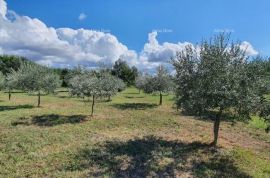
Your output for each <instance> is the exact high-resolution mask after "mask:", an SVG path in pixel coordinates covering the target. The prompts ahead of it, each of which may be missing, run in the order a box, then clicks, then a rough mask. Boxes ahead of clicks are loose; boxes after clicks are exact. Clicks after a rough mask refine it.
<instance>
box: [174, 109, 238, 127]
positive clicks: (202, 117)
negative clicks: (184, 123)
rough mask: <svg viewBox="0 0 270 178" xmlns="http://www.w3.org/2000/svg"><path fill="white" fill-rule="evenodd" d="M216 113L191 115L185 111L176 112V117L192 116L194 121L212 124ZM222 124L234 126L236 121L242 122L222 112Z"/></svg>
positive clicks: (206, 112)
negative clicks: (226, 123)
mask: <svg viewBox="0 0 270 178" xmlns="http://www.w3.org/2000/svg"><path fill="white" fill-rule="evenodd" d="M217 113H218V112H217V111H205V112H203V113H201V114H198V113H192V112H187V111H179V112H178V111H177V112H176V115H179V114H180V115H184V116H193V118H194V119H197V120H202V121H206V122H213V121H214V120H215V118H216V115H217ZM221 119H222V120H221V121H222V122H228V123H231V124H232V125H234V124H235V123H236V122H237V121H243V120H242V119H241V118H239V117H237V116H236V115H234V114H232V113H231V112H224V113H223V114H222V116H221Z"/></svg>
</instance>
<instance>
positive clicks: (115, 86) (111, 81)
mask: <svg viewBox="0 0 270 178" xmlns="http://www.w3.org/2000/svg"><path fill="white" fill-rule="evenodd" d="M99 80H100V86H101V92H102V96H105V97H108V101H111V96H113V95H116V94H117V92H118V91H121V90H123V89H124V88H125V83H124V82H123V81H122V80H121V79H119V78H117V77H115V76H112V75H111V74H109V73H104V74H102V75H101V76H100V78H99Z"/></svg>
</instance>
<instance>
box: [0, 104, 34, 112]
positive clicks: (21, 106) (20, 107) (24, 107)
mask: <svg viewBox="0 0 270 178" xmlns="http://www.w3.org/2000/svg"><path fill="white" fill-rule="evenodd" d="M33 107H34V106H33V105H29V104H24V105H16V106H0V112H1V111H10V110H16V109H31V108H33Z"/></svg>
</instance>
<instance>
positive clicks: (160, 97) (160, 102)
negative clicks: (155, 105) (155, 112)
mask: <svg viewBox="0 0 270 178" xmlns="http://www.w3.org/2000/svg"><path fill="white" fill-rule="evenodd" d="M159 105H162V93H161V92H159Z"/></svg>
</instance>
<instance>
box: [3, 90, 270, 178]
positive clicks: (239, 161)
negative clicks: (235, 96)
mask: <svg viewBox="0 0 270 178" xmlns="http://www.w3.org/2000/svg"><path fill="white" fill-rule="evenodd" d="M61 90H62V89H61ZM173 102H174V101H173V95H166V96H164V103H163V105H162V106H159V105H158V103H159V97H158V96H155V95H146V94H144V93H140V94H139V92H138V90H136V89H135V88H129V89H127V90H125V91H123V92H122V93H120V94H118V95H117V96H115V97H113V98H112V101H111V102H107V101H106V99H105V98H104V100H99V101H98V102H97V103H96V105H95V112H94V117H90V110H91V108H90V103H91V102H89V101H88V99H87V98H86V99H85V100H82V99H79V98H70V97H69V96H68V93H67V92H59V93H58V94H56V95H49V96H42V98H41V108H38V107H36V104H37V97H36V96H34V95H30V96H29V95H28V94H26V93H14V94H13V95H12V100H11V101H8V98H7V95H6V94H4V93H1V94H0V150H1V151H0V177H87V176H93V177H97V176H108V177H135V176H138V177H144V176H152V177H157V176H161V177H162V176H163V177H165V176H166V175H167V176H170V177H173V176H175V177H177V176H182V177H183V176H186V177H188V176H194V177H222V176H223V177H248V176H252V177H269V174H270V173H269V167H270V148H269V147H270V146H269V144H270V138H269V135H267V134H266V133H265V132H264V131H263V130H262V129H253V128H251V127H250V125H248V124H244V123H240V122H236V123H234V124H232V123H230V122H222V123H221V130H220V139H219V145H220V148H219V149H218V151H216V150H213V149H212V148H210V147H209V146H208V144H209V143H210V142H211V141H212V123H211V121H210V120H207V119H205V120H202V119H196V118H193V117H187V116H183V115H181V114H180V113H179V112H177V111H176V110H175V108H173V105H174V103H173ZM245 155H246V156H245Z"/></svg>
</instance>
